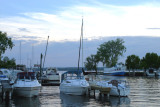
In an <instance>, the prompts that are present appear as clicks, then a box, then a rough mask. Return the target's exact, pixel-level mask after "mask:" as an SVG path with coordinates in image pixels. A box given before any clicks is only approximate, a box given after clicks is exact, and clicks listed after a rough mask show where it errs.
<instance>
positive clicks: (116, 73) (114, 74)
mask: <svg viewBox="0 0 160 107" xmlns="http://www.w3.org/2000/svg"><path fill="white" fill-rule="evenodd" d="M104 75H108V76H124V75H125V72H124V71H122V72H114V73H104Z"/></svg>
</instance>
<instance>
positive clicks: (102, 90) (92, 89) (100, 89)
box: [88, 81, 111, 97]
mask: <svg viewBox="0 0 160 107" xmlns="http://www.w3.org/2000/svg"><path fill="white" fill-rule="evenodd" d="M89 85H90V87H89V88H88V96H90V94H91V93H92V92H93V94H94V95H93V96H94V97H95V93H96V91H97V92H99V94H100V95H103V96H106V95H107V96H108V97H109V96H110V95H109V93H110V91H111V88H110V87H103V86H99V85H96V84H95V82H93V81H89Z"/></svg>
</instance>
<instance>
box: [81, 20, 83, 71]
mask: <svg viewBox="0 0 160 107" xmlns="http://www.w3.org/2000/svg"><path fill="white" fill-rule="evenodd" d="M81 36H82V68H83V17H82V27H81Z"/></svg>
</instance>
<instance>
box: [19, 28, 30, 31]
mask: <svg viewBox="0 0 160 107" xmlns="http://www.w3.org/2000/svg"><path fill="white" fill-rule="evenodd" d="M18 30H19V31H21V32H29V30H27V29H26V28H18Z"/></svg>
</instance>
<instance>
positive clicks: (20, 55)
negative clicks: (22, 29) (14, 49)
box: [19, 41, 21, 65]
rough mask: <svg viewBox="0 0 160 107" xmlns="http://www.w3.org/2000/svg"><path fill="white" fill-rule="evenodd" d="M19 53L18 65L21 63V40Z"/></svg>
mask: <svg viewBox="0 0 160 107" xmlns="http://www.w3.org/2000/svg"><path fill="white" fill-rule="evenodd" d="M19 53H20V56H19V57H20V58H19V59H20V65H21V41H20V47H19Z"/></svg>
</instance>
